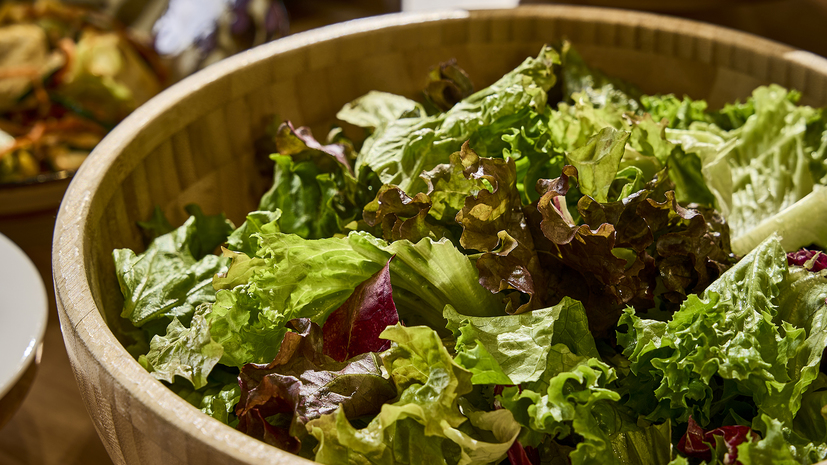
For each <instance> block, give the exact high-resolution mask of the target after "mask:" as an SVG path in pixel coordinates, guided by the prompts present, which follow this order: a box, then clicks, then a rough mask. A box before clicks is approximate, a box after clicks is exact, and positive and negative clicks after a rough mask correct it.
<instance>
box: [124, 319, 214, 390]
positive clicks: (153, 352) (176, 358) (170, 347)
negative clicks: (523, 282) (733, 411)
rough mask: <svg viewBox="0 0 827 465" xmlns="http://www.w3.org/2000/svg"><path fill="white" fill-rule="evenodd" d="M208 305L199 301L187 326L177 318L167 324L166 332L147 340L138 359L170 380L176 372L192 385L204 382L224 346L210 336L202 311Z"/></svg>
mask: <svg viewBox="0 0 827 465" xmlns="http://www.w3.org/2000/svg"><path fill="white" fill-rule="evenodd" d="M207 313H209V306H208V305H201V306H199V307H198V309H196V311H195V314H194V315H193V316H192V320H191V322H190V325H189V327H185V326H184V325H183V324H181V322H180V321H179V320H178V318H173V319H172V322H171V323H170V324H169V326H167V329H166V334H164V335H163V336H161V335H156V336H154V337H153V338H152V340H150V341H149V352H148V353H147V354H146V355H145V356H144V355H142V356H141V357H140V359H139V361H140V363H141V365H143V366H144V368H146V369H147V371H149V372H150V373H152V376H154V377H155V378H156V379H160V380H164V381H167V382H169V383H171V382H173V378H174V377H175V376H180V377H181V378H184V379H186V380H188V381H190V382H191V383H192V385H193V387H194V388H195V389H200V388H202V387H204V386H206V385H207V376H208V375H209V374H210V372H211V371H212V369H213V367H215V365H216V363H218V361H219V360H220V359H221V356H222V355H223V354H224V348H223V347H222V346H221V344H219V343H217V342H216V341H215V340H213V339H212V337H210V328H209V325H208V324H207V322H206V319H205V315H206V314H207Z"/></svg>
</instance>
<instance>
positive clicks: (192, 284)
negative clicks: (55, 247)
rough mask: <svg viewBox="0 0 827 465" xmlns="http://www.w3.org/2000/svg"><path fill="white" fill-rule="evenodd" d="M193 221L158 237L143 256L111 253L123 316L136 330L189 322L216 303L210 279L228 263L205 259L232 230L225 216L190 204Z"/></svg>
mask: <svg viewBox="0 0 827 465" xmlns="http://www.w3.org/2000/svg"><path fill="white" fill-rule="evenodd" d="M187 212H189V213H190V214H191V215H192V216H190V218H189V219H188V220H187V221H186V222H185V223H184V224H183V225H182V226H181V227H179V228H177V229H176V230H174V231H172V232H169V233H167V234H164V235H162V236H159V237H157V238H156V239H155V240H154V241H153V242H152V243H151V244H150V245H149V247H148V248H147V249H146V251H145V252H143V253H141V254H135V252H133V251H132V250H129V249H116V250H114V251H113V252H112V255H113V257H114V259H115V271H116V273H117V277H118V284H119V285H120V289H121V293H122V294H123V297H124V307H123V310H122V311H121V316H122V317H124V318H126V319H128V320H129V321H131V322H132V324H134V325H135V326H138V327H140V326H143V325H145V324H146V323H148V322H150V321H153V320H157V319H164V320H163V327H165V326H166V324H167V323H168V322H169V321H170V320H171V319H172V318H174V317H178V318H183V319H184V320H189V318H190V317H191V316H192V314H193V312H194V311H195V307H197V306H198V305H200V304H202V303H209V302H212V301H214V299H215V291H214V290H213V288H212V278H213V276H214V275H215V274H216V273H219V272H221V271H223V270H225V269H226V266H227V265H228V260H227V259H224V258H222V257H218V256H215V255H208V254H209V253H210V252H212V251H213V250H214V249H215V248H216V247H218V246H219V245H220V244H222V243H223V242H224V241H225V240H226V239H227V235H228V234H229V233H230V232H231V231H232V229H233V225H232V223H230V222H229V221H228V220H227V219H226V218H225V217H224V215H215V216H206V215H204V214H203V213H202V212H201V209H200V208H198V207H197V206H194V205H189V206H187Z"/></svg>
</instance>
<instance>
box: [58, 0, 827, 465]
mask: <svg viewBox="0 0 827 465" xmlns="http://www.w3.org/2000/svg"><path fill="white" fill-rule="evenodd" d="M597 13H599V14H597ZM536 15H542V16H544V17H557V18H565V19H570V20H582V21H594V20H595V18H597V19H598V21H599V22H601V23H607V24H617V25H635V26H638V27H646V28H650V29H651V30H665V31H679V32H680V33H682V34H686V35H689V36H692V37H694V38H701V39H713V38H714V39H715V40H716V41H717V42H721V43H724V44H727V45H731V46H733V47H736V48H737V49H741V50H751V51H755V52H760V53H761V54H771V55H774V56H778V57H781V58H783V59H785V60H792V61H795V62H797V64H799V65H802V66H804V67H807V68H810V69H813V70H815V71H817V72H819V73H820V74H825V75H827V59H825V58H822V57H820V56H818V55H815V54H813V53H810V52H806V51H802V50H798V49H795V48H793V47H790V46H787V45H784V44H780V43H778V42H775V41H772V40H769V39H765V38H762V37H759V36H756V35H753V34H750V33H745V32H740V31H735V30H732V29H728V28H725V27H721V26H716V25H711V24H706V23H701V22H698V21H693V20H687V19H681V18H675V17H670V16H666V15H661V14H654V13H646V12H638V11H631V10H618V9H612V8H604V7H594V6H572V5H524V6H520V7H517V8H514V9H507V10H474V11H466V10H461V9H446V10H438V11H429V12H403V13H393V14H388V15H381V16H375V17H369V18H363V19H357V20H352V21H347V22H344V23H339V24H334V25H330V26H325V27H322V28H319V29H314V30H310V31H306V32H302V33H298V34H295V35H292V36H287V37H285V38H283V39H279V40H277V41H274V42H271V43H268V44H264V45H261V46H259V47H256V48H254V49H251V50H248V51H246V52H242V53H240V54H237V55H234V56H231V57H229V58H227V59H224V60H222V61H221V62H219V63H217V64H215V65H212V66H209V67H207V68H205V69H204V70H201V71H199V72H197V73H194V74H193V75H191V76H189V77H187V78H185V79H183V80H182V81H180V82H178V83H176V84H174V85H173V86H171V87H169V88H167V89H165V90H164V91H162V92H161V93H159V94H158V95H157V96H155V97H153V98H152V99H151V100H149V101H148V102H147V103H145V104H144V105H142V106H141V107H140V108H138V109H137V110H136V111H134V112H133V113H131V114H130V115H129V116H128V117H127V118H126V119H125V120H124V121H123V122H121V123H120V124H119V125H118V126H116V127H115V129H114V130H113V131H111V132H110V133H109V134H108V135H107V136H106V137H105V138H104V139H103V140H102V141H101V142H100V143H99V144H98V145H97V146H96V148H95V149H94V150H93V151H92V153H91V154H90V156H89V158H88V159H87V160H86V162H85V163H84V164H83V165H82V166H81V168H80V169H79V170H78V172H77V173H76V174H75V176H73V179H72V182H71V184H70V185H69V188H68V189H67V191H66V194H65V196H64V199H63V202H62V203H61V206H60V210H59V213H58V216H57V221H56V227H55V234H54V238H53V246H52V269H53V275H54V281H55V296H56V300H57V306H58V313H59V315H60V320H61V326H62V328H63V334H64V339H65V341H64V342H65V344H66V345H67V348H68V349H69V352H70V354H71V353H72V351H73V350H72V347H71V344H73V343H75V344H79V345H82V346H83V347H84V348H85V349H86V350H88V351H89V353H90V354H91V355H92V356H93V357H94V358H95V360H96V362H97V364H98V367H97V369H102V370H104V371H106V372H108V374H109V376H111V378H112V379H113V380H114V382H115V383H117V384H119V385H120V387H122V388H123V389H125V390H126V391H128V393H129V394H130V395H131V396H133V397H134V399H136V400H137V401H138V402H140V403H142V404H143V405H144V406H145V407H146V408H147V410H149V411H151V412H152V413H153V414H154V415H157V416H158V417H159V418H160V420H161V421H163V422H165V423H168V424H172V425H175V426H176V428H179V429H180V430H181V431H182V432H183V433H184V434H185V435H186V436H188V437H191V438H193V439H196V440H198V441H199V442H203V443H207V444H210V446H211V447H213V448H215V449H216V450H219V451H221V452H223V453H226V454H228V455H230V456H233V457H235V458H236V459H237V460H239V461H241V462H248V463H253V462H256V463H262V462H264V463H273V464H276V463H289V462H290V461H298V462H299V463H312V462H310V461H307V460H305V459H302V458H300V457H298V456H296V455H293V454H289V453H287V452H284V451H281V450H279V449H276V448H275V447H272V446H269V445H267V444H265V443H263V442H261V441H259V440H257V439H253V438H251V437H249V436H247V435H245V434H243V433H241V432H239V431H237V430H235V429H233V428H231V427H228V426H227V425H224V424H223V423H221V422H219V421H215V420H213V419H212V418H209V417H208V416H206V415H204V414H203V413H201V412H200V411H199V410H198V409H197V408H195V407H194V406H192V405H190V404H189V403H188V402H187V401H186V400H184V399H183V398H180V397H178V396H177V395H176V394H175V393H174V392H173V391H172V390H170V389H168V388H167V387H166V386H164V385H163V384H162V383H161V382H160V381H158V380H156V379H155V378H154V377H153V376H152V375H151V374H150V373H149V372H147V371H146V370H145V369H144V368H143V367H142V366H141V365H140V364H139V363H138V362H137V361H136V360H135V359H134V358H132V356H131V355H129V353H128V352H127V351H126V349H125V348H124V347H123V346H122V345H121V344H120V342H119V341H118V340H117V339H116V338H115V336H114V335H113V333H112V332H111V330H109V328H108V326H107V325H106V323H105V320H104V318H103V316H102V315H101V313H100V311H99V310H98V308H97V305H96V303H95V298H94V297H93V295H94V294H93V292H92V289H93V288H94V287H96V284H95V283H94V282H92V279H93V277H94V273H92V272H91V271H90V270H88V269H87V268H86V266H85V261H86V260H87V259H89V258H91V257H92V252H91V250H92V245H91V240H90V237H91V236H90V234H88V229H89V228H91V226H90V225H91V221H87V220H88V219H89V218H90V210H91V206H92V203H93V197H94V196H95V194H96V192H97V189H98V188H99V187H100V186H101V184H102V182H103V179H104V177H105V176H106V175H107V172H109V171H111V170H112V169H113V168H117V160H118V154H119V153H121V151H122V149H123V148H124V147H126V146H128V145H130V144H131V143H132V141H133V140H135V138H136V137H137V136H138V135H139V134H140V133H141V131H142V130H143V128H144V127H145V126H146V125H147V124H148V122H150V121H152V120H153V119H154V118H156V117H158V116H159V115H161V114H163V113H164V112H166V111H167V110H169V109H171V108H174V107H175V106H176V105H177V104H178V102H180V101H182V100H183V99H185V98H186V97H187V96H188V95H189V94H190V93H191V92H190V90H191V89H198V88H201V87H204V86H206V85H208V84H210V83H212V82H214V81H216V80H219V79H223V78H226V77H229V76H230V75H231V74H233V73H234V72H236V71H237V70H240V69H243V68H245V67H248V66H252V65H255V64H257V63H259V62H262V61H266V60H267V59H268V58H269V57H271V56H273V55H277V54H282V53H286V52H289V51H291V50H295V49H300V48H302V47H305V46H308V45H311V44H314V43H319V42H327V41H331V40H335V39H336V38H338V37H342V36H346V35H352V34H359V33H368V32H372V31H377V30H383V29H388V28H394V27H400V26H405V25H412V24H422V23H430V22H435V21H444V20H459V21H462V20H473V19H486V18H492V19H495V18H497V17H506V16H508V17H511V16H516V17H520V16H523V17H525V16H536ZM70 334H73V336H74V337H75V338H76V339H75V340H74V341H72V340H70V336H69V335H70ZM73 362H74V361H73ZM73 370H74V371H75V373H76V377H77V378H78V379H80V378H81V374H80V372H79V370H80V369H79V368H77V367H76V366H75V365H74V363H73ZM85 401H86V399H85ZM93 420H94V421H95V423H96V426H97V427H98V432H99V434H101V435H102V434H103V433H102V428H101V426H100V425H99V423H98V422H99V420H98V419H96V418H93ZM107 447H109V445H108V444H107ZM111 454H112V452H111V451H110V455H111Z"/></svg>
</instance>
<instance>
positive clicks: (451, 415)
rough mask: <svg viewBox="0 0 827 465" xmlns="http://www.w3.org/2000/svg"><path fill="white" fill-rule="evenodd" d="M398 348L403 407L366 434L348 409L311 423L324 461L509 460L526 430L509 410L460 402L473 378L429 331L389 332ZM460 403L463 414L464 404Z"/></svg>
mask: <svg viewBox="0 0 827 465" xmlns="http://www.w3.org/2000/svg"><path fill="white" fill-rule="evenodd" d="M383 337H386V338H388V339H390V340H391V341H393V342H394V345H393V346H392V347H391V349H390V351H389V352H388V353H387V354H386V355H385V357H384V362H385V367H386V368H387V370H388V373H389V374H390V376H391V378H392V379H393V381H394V383H395V384H396V387H397V390H398V391H400V393H401V394H400V396H399V398H398V400H397V401H395V402H393V403H388V404H385V405H383V406H382V411H381V412H380V413H379V415H377V416H376V417H375V418H374V419H373V420H372V421H371V422H370V423H369V424H368V425H367V426H366V427H365V428H363V429H356V428H354V427H353V426H352V425H351V424H350V423H349V422H347V421H346V420H345V419H344V415H343V414H342V410H341V409H339V410H337V411H336V412H335V413H334V414H332V415H325V416H322V417H321V418H320V419H318V420H314V421H311V422H309V423H308V429H309V431H310V433H311V434H312V435H313V436H314V437H315V438H316V439H317V440H318V441H319V445H318V447H317V448H316V456H315V459H316V461H317V462H320V463H327V464H333V463H336V464H339V463H358V464H394V463H406V464H425V463H438V464H449V463H458V464H487V463H492V462H498V461H499V460H501V459H503V458H504V457H505V455H506V452H507V451H508V449H509V448H510V447H511V444H512V442H513V441H514V440H515V439H516V437H517V435H518V434H519V432H520V427H519V425H518V424H517V423H516V422H515V421H514V419H513V417H512V416H511V413H510V412H508V411H506V410H498V411H493V412H482V411H476V410H474V409H473V408H472V407H471V406H470V405H469V404H467V403H465V402H462V400H461V396H463V395H465V394H468V393H469V392H470V391H471V382H470V378H471V373H469V372H467V371H465V370H464V369H462V368H461V367H459V366H458V365H456V364H455V363H454V362H453V359H452V357H451V355H450V354H449V353H448V351H447V350H446V349H445V347H444V346H443V345H442V342H441V340H440V338H439V335H438V334H437V333H436V332H435V331H433V330H432V329H430V328H425V327H403V326H400V325H397V326H393V327H389V328H388V329H386V330H385V332H384V333H383ZM461 405H462V408H460V406H461Z"/></svg>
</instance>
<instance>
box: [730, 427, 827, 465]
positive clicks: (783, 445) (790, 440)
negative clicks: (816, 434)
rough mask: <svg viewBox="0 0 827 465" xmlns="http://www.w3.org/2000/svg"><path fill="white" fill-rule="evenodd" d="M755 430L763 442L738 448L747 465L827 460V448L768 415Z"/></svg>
mask: <svg viewBox="0 0 827 465" xmlns="http://www.w3.org/2000/svg"><path fill="white" fill-rule="evenodd" d="M753 429H754V430H757V431H759V432H760V433H761V436H763V439H761V440H760V441H757V442H745V443H743V444H741V445H739V446H738V461H739V462H741V463H742V464H744V465H758V464H764V463H772V464H776V463H778V464H783V465H793V464H796V465H798V464H802V465H811V464H814V463H817V462H820V461H822V460H824V459H825V458H827V445H825V444H823V443H822V444H813V443H811V442H808V441H807V440H805V439H803V438H801V437H800V436H798V435H797V434H795V433H794V432H792V431H791V430H790V429H789V428H787V427H785V426H784V425H783V423H782V422H781V421H778V420H776V419H774V418H772V417H770V416H768V415H760V416H759V417H756V418H755V420H754V421H753Z"/></svg>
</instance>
